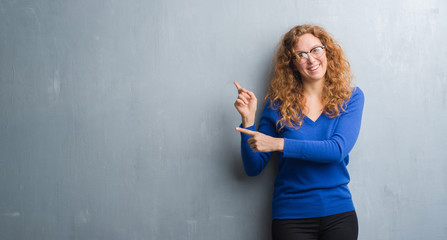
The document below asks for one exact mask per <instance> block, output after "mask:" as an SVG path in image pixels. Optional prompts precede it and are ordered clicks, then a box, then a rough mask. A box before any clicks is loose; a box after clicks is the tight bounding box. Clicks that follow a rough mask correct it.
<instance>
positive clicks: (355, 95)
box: [348, 86, 365, 105]
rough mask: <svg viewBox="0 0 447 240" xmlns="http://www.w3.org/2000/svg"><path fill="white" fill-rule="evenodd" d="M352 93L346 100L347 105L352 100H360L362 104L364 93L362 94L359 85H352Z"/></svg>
mask: <svg viewBox="0 0 447 240" xmlns="http://www.w3.org/2000/svg"><path fill="white" fill-rule="evenodd" d="M351 89H352V95H351V97H350V98H349V100H348V105H349V104H350V103H352V102H357V103H359V102H361V103H362V104H363V102H364V101H365V95H364V94H363V91H362V89H360V88H359V87H357V86H356V87H352V88H351Z"/></svg>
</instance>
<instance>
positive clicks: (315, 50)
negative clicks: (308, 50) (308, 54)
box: [312, 46, 323, 53]
mask: <svg viewBox="0 0 447 240" xmlns="http://www.w3.org/2000/svg"><path fill="white" fill-rule="evenodd" d="M312 51H313V52H315V53H319V52H321V51H323V47H321V46H320V47H316V48H314V49H312Z"/></svg>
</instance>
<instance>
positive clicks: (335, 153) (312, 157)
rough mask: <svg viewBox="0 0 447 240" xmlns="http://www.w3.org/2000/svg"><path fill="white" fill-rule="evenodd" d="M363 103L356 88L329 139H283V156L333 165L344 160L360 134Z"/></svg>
mask: <svg viewBox="0 0 447 240" xmlns="http://www.w3.org/2000/svg"><path fill="white" fill-rule="evenodd" d="M364 101H365V99H364V95H363V92H362V90H360V88H358V87H357V88H356V89H355V90H354V93H353V94H352V96H351V98H350V100H349V101H348V104H347V107H346V110H345V112H343V113H342V115H341V116H340V119H339V122H338V125H337V127H336V128H335V131H334V133H333V134H332V136H331V137H330V139H328V140H321V141H308V140H296V139H288V138H285V139H284V153H283V154H284V155H283V156H284V157H286V158H299V159H301V160H306V161H312V162H319V163H334V162H339V161H342V160H343V159H345V157H346V156H348V154H349V152H350V151H351V149H352V148H353V147H354V144H355V142H356V141H357V137H358V135H359V132H360V124H361V120H362V112H363V105H364Z"/></svg>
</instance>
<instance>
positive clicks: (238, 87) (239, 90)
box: [233, 81, 249, 93]
mask: <svg viewBox="0 0 447 240" xmlns="http://www.w3.org/2000/svg"><path fill="white" fill-rule="evenodd" d="M233 83H234V85H235V86H236V88H237V91H238V92H239V93H241V92H246V93H248V92H249V91H247V90H246V89H245V88H243V87H241V85H239V83H238V82H236V81H234V82H233Z"/></svg>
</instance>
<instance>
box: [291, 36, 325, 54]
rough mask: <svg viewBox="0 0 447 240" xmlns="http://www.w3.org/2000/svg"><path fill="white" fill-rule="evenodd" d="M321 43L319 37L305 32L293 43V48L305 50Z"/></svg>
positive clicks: (298, 50) (296, 50) (299, 50)
mask: <svg viewBox="0 0 447 240" xmlns="http://www.w3.org/2000/svg"><path fill="white" fill-rule="evenodd" d="M321 45H323V44H321V41H320V39H318V38H317V37H315V36H314V35H312V34H310V33H306V34H303V35H301V36H300V37H299V38H298V42H297V43H296V44H295V46H294V50H295V52H307V51H309V50H310V49H312V48H314V47H316V46H321Z"/></svg>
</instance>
